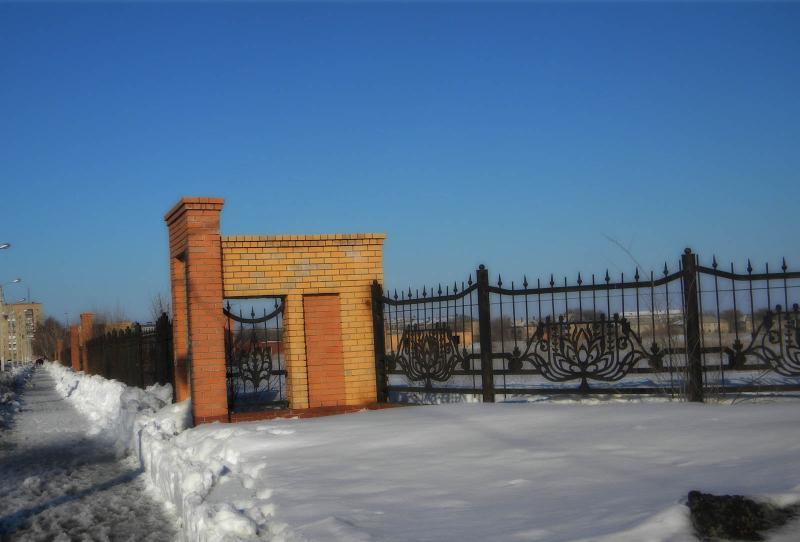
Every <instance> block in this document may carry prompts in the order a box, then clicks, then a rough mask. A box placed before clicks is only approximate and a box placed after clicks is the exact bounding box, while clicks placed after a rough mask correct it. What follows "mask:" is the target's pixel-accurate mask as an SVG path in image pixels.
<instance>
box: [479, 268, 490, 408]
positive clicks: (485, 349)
mask: <svg viewBox="0 0 800 542" xmlns="http://www.w3.org/2000/svg"><path fill="white" fill-rule="evenodd" d="M475 276H476V278H477V281H478V332H479V333H480V340H481V388H482V389H483V402H484V403H494V361H493V359H492V312H491V308H490V306H489V303H490V298H489V270H488V269H486V267H484V266H483V265H480V266H479V267H478V270H477V271H476V272H475Z"/></svg>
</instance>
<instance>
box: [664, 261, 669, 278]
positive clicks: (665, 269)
mask: <svg viewBox="0 0 800 542" xmlns="http://www.w3.org/2000/svg"><path fill="white" fill-rule="evenodd" d="M667 275H669V270H668V269H667V262H664V276H665V277H666V276H667Z"/></svg>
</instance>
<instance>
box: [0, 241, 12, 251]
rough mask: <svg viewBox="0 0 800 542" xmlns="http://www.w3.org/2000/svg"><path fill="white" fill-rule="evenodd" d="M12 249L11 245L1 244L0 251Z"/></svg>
mask: <svg viewBox="0 0 800 542" xmlns="http://www.w3.org/2000/svg"><path fill="white" fill-rule="evenodd" d="M7 248H11V243H0V250H5V249H7Z"/></svg>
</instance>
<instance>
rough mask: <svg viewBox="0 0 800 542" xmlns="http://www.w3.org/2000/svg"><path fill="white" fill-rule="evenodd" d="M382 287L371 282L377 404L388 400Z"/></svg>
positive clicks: (376, 282)
mask: <svg viewBox="0 0 800 542" xmlns="http://www.w3.org/2000/svg"><path fill="white" fill-rule="evenodd" d="M382 298H383V287H382V286H381V285H380V284H379V283H378V281H377V280H375V281H373V282H372V326H373V327H372V330H373V331H372V335H373V340H374V343H375V393H376V398H377V401H378V402H379V403H385V402H386V401H388V400H389V393H388V389H387V388H388V385H387V384H388V382H387V375H386V364H385V363H384V358H385V356H386V338H385V337H384V321H383V299H382Z"/></svg>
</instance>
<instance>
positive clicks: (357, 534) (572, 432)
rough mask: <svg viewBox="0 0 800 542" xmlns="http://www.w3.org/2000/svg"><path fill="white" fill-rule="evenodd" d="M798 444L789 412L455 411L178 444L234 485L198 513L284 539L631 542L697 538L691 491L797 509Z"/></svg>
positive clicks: (248, 431)
mask: <svg viewBox="0 0 800 542" xmlns="http://www.w3.org/2000/svg"><path fill="white" fill-rule="evenodd" d="M798 430H800V403H798V402H789V403H785V402H784V403H763V404H762V403H747V404H738V405H723V404H714V405H694V404H686V403H661V404H649V403H631V402H629V403H623V404H619V403H617V404H592V405H584V404H572V405H549V404H541V403H540V404H496V405H482V404H458V405H437V406H421V407H407V408H398V409H390V410H383V411H371V412H361V413H357V414H351V415H345V416H335V417H329V418H317V419H306V420H278V421H273V422H269V423H264V422H261V423H259V422H253V423H248V424H238V425H236V426H213V425H211V426H201V427H198V428H195V429H192V430H189V431H186V432H185V433H183V434H182V435H180V436H179V437H178V440H179V441H180V443H181V446H182V447H184V448H186V449H190V450H194V451H196V453H197V454H198V456H202V455H204V454H209V453H211V454H212V455H214V456H216V457H226V458H228V461H229V462H230V463H231V464H232V465H234V469H235V470H236V471H238V472H240V473H244V472H246V473H247V475H246V476H242V475H239V476H238V477H237V478H235V479H233V478H232V479H229V480H225V479H224V478H223V479H222V480H221V481H220V482H219V483H217V484H216V485H215V487H214V488H213V489H212V491H211V492H210V493H209V495H208V497H207V499H206V504H207V505H213V503H215V502H218V503H221V502H231V503H234V506H235V507H236V508H238V509H240V510H247V509H249V508H251V507H253V506H260V507H261V510H262V511H269V512H271V517H272V518H274V519H273V520H274V521H278V522H280V523H281V524H285V525H286V533H288V536H287V538H288V539H293V538H295V539H298V540H302V539H306V540H317V541H360V540H386V541H408V540H415V541H424V540H431V541H433V540H437V541H447V540H452V541H466V540H470V541H471V540H503V541H518V540H541V541H553V542H555V541H575V540H605V541H609V542H610V541H620V542H625V541H630V542H641V541H645V540H646V541H679V540H695V538H694V536H693V534H692V529H691V526H690V521H689V517H688V509H687V508H686V506H685V505H684V502H685V499H686V496H687V493H688V492H689V491H690V490H692V489H701V490H703V491H708V492H714V493H738V494H747V495H752V496H761V497H764V498H768V499H772V500H775V501H777V502H779V503H782V504H788V503H793V502H797V501H800V437H798V435H799V434H800V432H799V431H798ZM267 503H269V505H268V506H265V504H267ZM773 539H774V540H776V541H777V540H800V524H794V525H792V526H787V527H785V528H784V529H783V530H782V531H781V532H779V533H777V534H774V535H773Z"/></svg>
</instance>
